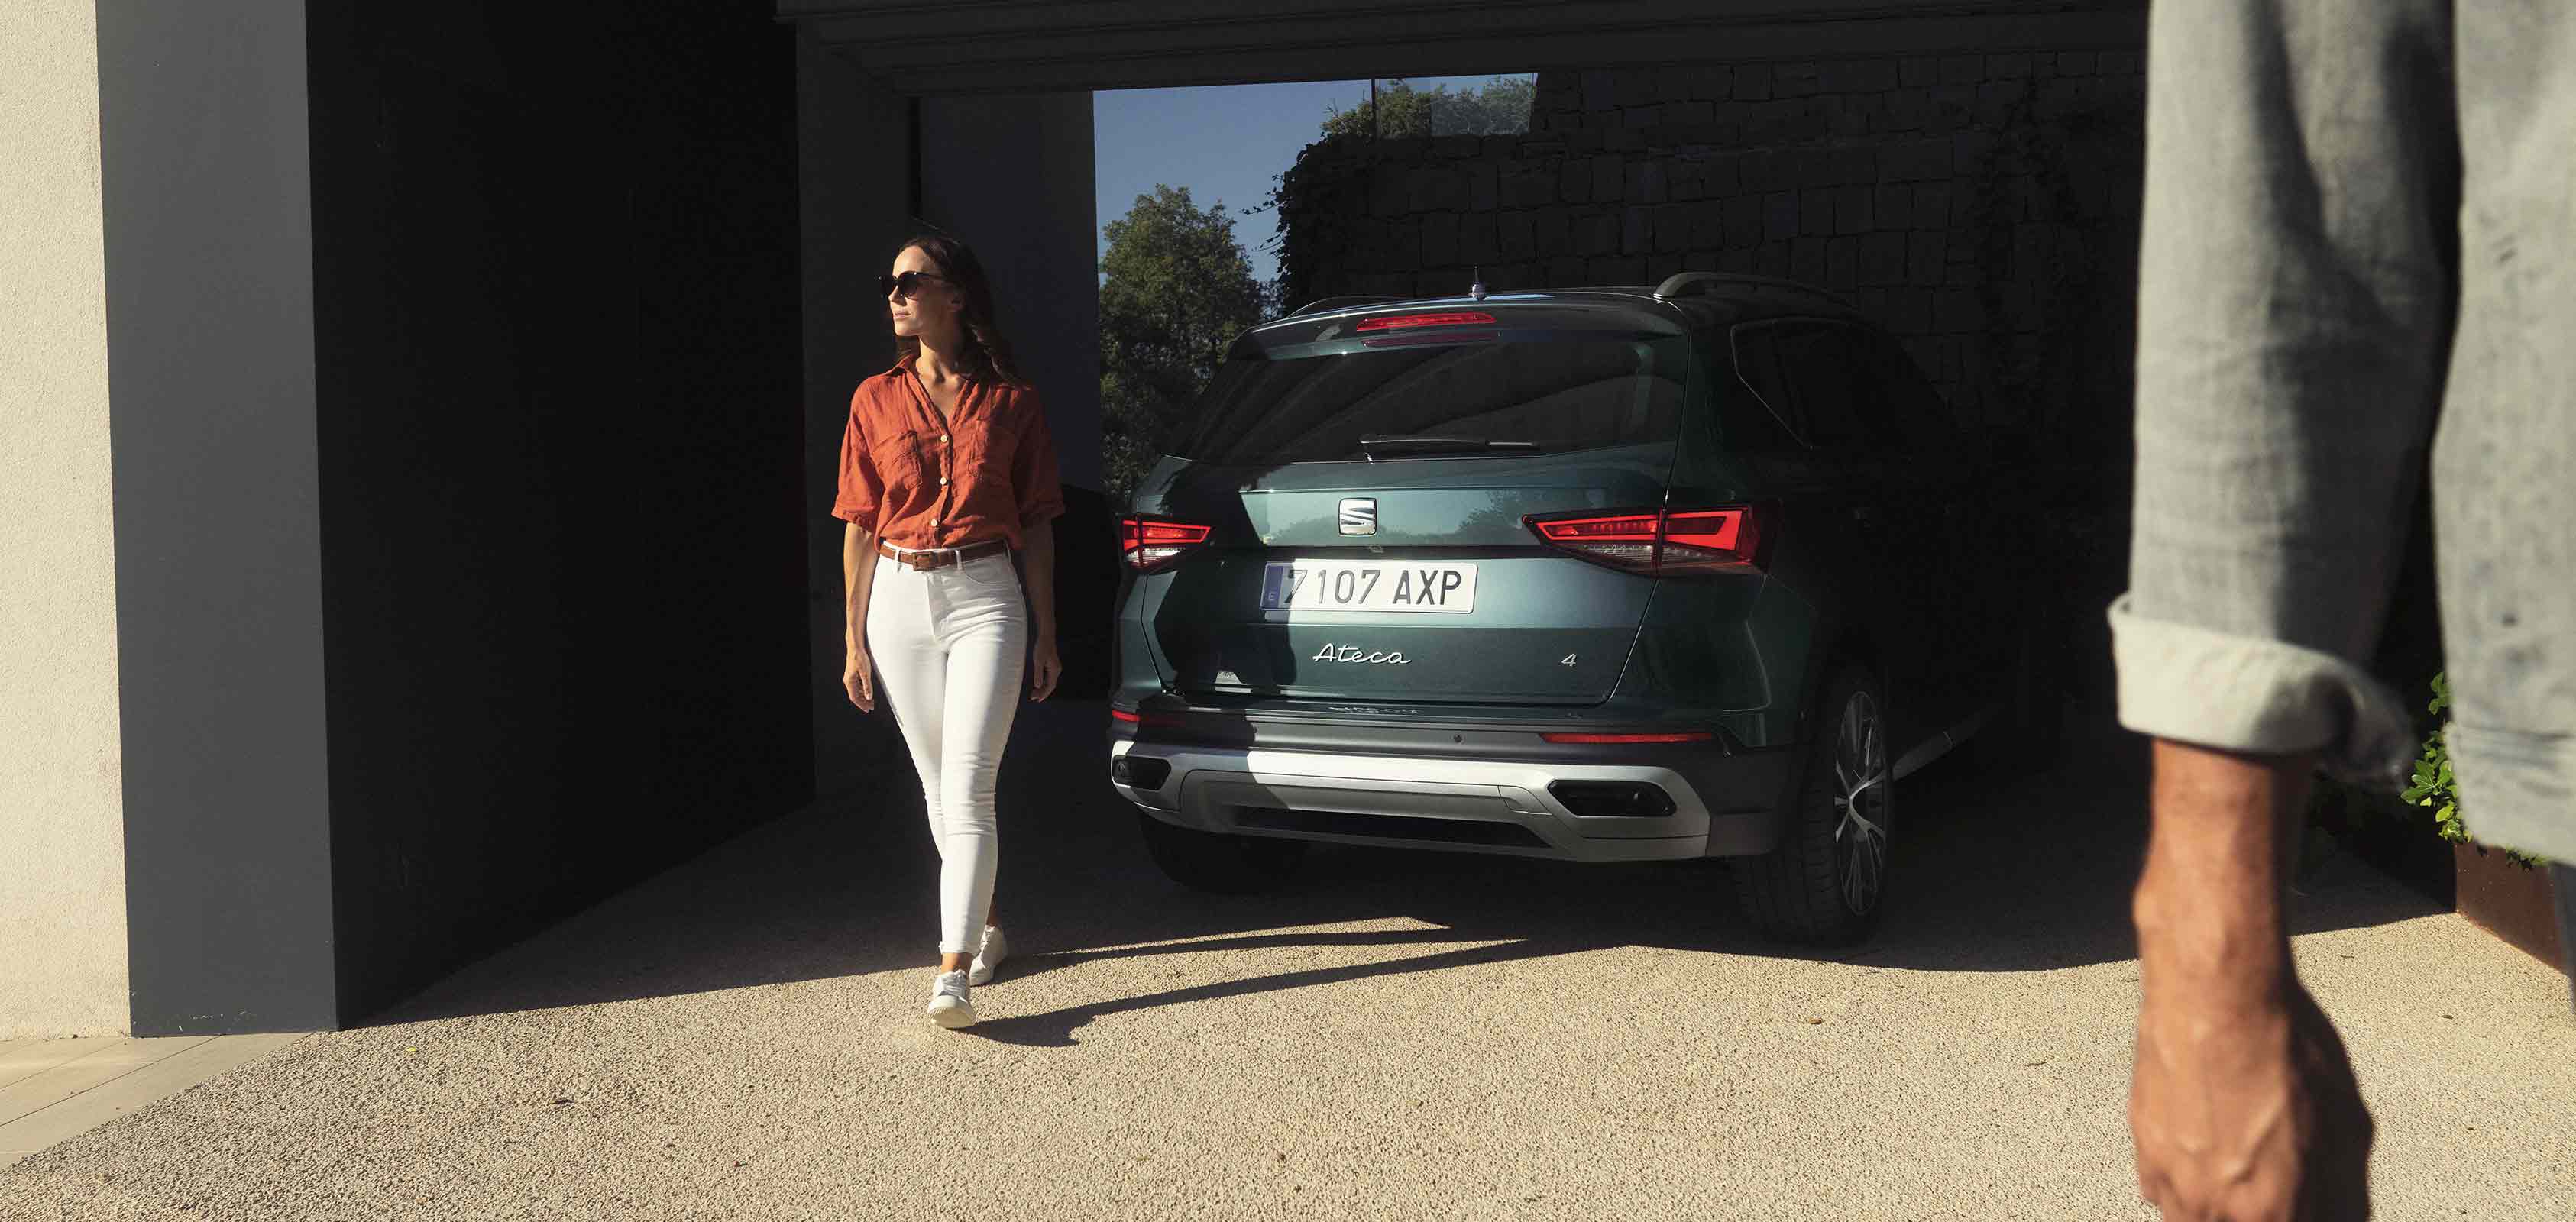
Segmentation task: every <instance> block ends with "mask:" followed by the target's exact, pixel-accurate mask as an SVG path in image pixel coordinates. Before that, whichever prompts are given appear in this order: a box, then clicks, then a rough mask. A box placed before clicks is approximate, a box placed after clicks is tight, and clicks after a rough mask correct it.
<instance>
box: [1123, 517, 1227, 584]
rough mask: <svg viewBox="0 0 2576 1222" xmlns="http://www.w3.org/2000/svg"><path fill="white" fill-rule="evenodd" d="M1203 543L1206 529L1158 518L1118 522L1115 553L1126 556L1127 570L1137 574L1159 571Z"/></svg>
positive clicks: (1126, 519)
mask: <svg viewBox="0 0 2576 1222" xmlns="http://www.w3.org/2000/svg"><path fill="white" fill-rule="evenodd" d="M1207 541H1208V528H1207V527H1204V526H1194V525H1192V524H1190V523H1187V522H1167V521H1164V520H1163V519H1161V518H1121V519H1119V522H1118V548H1119V551H1121V552H1122V553H1124V554H1125V555H1126V558H1127V566H1128V567H1129V568H1132V569H1135V570H1136V571H1138V572H1144V573H1150V572H1152V571H1154V570H1155V569H1159V568H1162V567H1163V566H1165V565H1167V564H1170V563H1171V562H1172V561H1174V560H1176V559H1178V558H1180V555H1181V553H1183V552H1186V551H1188V550H1190V549H1191V548H1194V547H1197V546H1199V545H1200V544H1202V543H1205V542H1207Z"/></svg>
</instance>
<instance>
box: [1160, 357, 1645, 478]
mask: <svg viewBox="0 0 2576 1222" xmlns="http://www.w3.org/2000/svg"><path fill="white" fill-rule="evenodd" d="M1685 344H1686V341H1684V340H1682V339H1680V338H1678V337H1655V338H1651V339H1637V338H1628V337H1616V338H1610V337H1603V336H1601V335H1599V334H1581V333H1576V334H1573V335H1569V336H1567V337H1565V338H1534V339H1519V338H1514V339H1511V340H1507V341H1499V342H1484V343H1464V344H1438V345H1426V344H1407V345H1403V346H1397V347H1361V346H1359V345H1358V344H1356V343H1352V342H1348V341H1345V342H1342V343H1335V344H1309V345H1300V346H1298V347H1295V348H1288V349H1282V350H1280V351H1278V352H1272V353H1263V354H1254V355H1250V356H1239V357H1237V358H1235V359H1233V360H1230V361H1228V362H1227V363H1226V364H1225V366H1224V368H1222V369H1220V370H1218V372H1217V375H1216V379H1215V381H1213V382H1212V383H1210V384H1209V386H1208V389H1207V393H1206V394H1205V395H1203V396H1201V397H1200V399H1199V410H1198V415H1197V420H1196V421H1195V422H1194V425H1193V426H1192V427H1186V428H1184V429H1182V430H1181V434H1182V438H1181V440H1180V442H1179V443H1178V444H1177V445H1176V446H1175V448H1174V451H1173V452H1174V454H1175V455H1176V456H1178V457H1181V458H1186V459H1191V460H1194V461H1198V462H1207V463H1218V464H1226V465H1268V464H1275V463H1293V462H1346V461H1350V460H1353V459H1360V458H1368V457H1377V458H1398V459H1401V458H1423V457H1432V456H1435V455H1436V456H1438V457H1442V458H1452V457H1462V456H1469V457H1472V456H1476V455H1490V456H1494V457H1510V456H1512V455H1516V454H1531V453H1563V452H1566V451H1570V450H1588V449H1596V448H1601V447H1605V446H1623V445H1637V444H1640V443H1647V442H1670V441H1671V440H1673V435H1674V433H1675V431H1676V430H1677V427H1678V425H1679V423H1680V420H1681V404H1682V380H1683V378H1684V377H1685V361H1686V360H1687V357H1688V353H1687V349H1686V347H1685ZM1363 442H1367V443H1368V444H1365V445H1364V444H1363Z"/></svg>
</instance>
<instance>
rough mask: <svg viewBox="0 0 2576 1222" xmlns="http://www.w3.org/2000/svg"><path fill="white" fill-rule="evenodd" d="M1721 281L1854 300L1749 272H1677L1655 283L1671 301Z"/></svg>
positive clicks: (1843, 301)
mask: <svg viewBox="0 0 2576 1222" xmlns="http://www.w3.org/2000/svg"><path fill="white" fill-rule="evenodd" d="M1721 284H1750V285H1759V286H1763V287H1767V288H1778V289H1796V290H1798V291H1799V292H1802V293H1813V294H1815V295H1816V296H1818V297H1822V298H1825V299H1826V300H1828V301H1833V302H1837V303H1839V304H1841V305H1844V306H1849V305H1851V304H1852V303H1851V299H1850V298H1848V297H1845V296H1843V295H1842V294H1840V293H1837V292H1834V291H1833V290H1831V289H1823V288H1818V287H1816V286H1815V285H1812V284H1809V283H1807V282H1806V281H1804V280H1786V279H1782V278H1781V277H1778V276H1756V275H1752V274H1750V273H1746V272H1676V273H1674V274H1673V275H1672V276H1671V277H1670V278H1669V279H1666V280H1665V281H1664V282H1663V283H1662V284H1659V285H1656V286H1655V297H1656V299H1657V300H1659V301H1670V300H1672V299H1673V298H1675V297H1679V296H1681V295H1683V294H1684V293H1698V292H1703V291H1705V290H1707V289H1710V288H1714V287H1716V286H1718V285H1721Z"/></svg>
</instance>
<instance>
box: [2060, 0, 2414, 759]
mask: <svg viewBox="0 0 2576 1222" xmlns="http://www.w3.org/2000/svg"><path fill="white" fill-rule="evenodd" d="M2449 8H2450V6H2449V4H2448V3H2447V2H2440V0H2370V2H2369V3H2361V4H2355V3H2351V2H2350V0H2158V3H2157V4H2156V5H2155V6H2154V8H2153V14H2152V17H2151V24H2150V30H2149V38H2148V48H2149V49H2148V91H2147V94H2148V96H2147V164H2146V168H2147V190H2146V202H2145V211H2144V218H2143V221H2142V232H2141V250H2140V267H2139V306H2138V366H2137V485H2136V502H2135V506H2134V510H2135V527H2134V532H2133V535H2132V539H2131V554H2130V569H2129V590H2128V592H2127V593H2125V594H2124V595H2122V596H2121V597H2120V599H2119V600H2118V601H2116V602H2115V603H2113V604H2112V607H2111V610H2110V616H2111V623H2112V628H2113V652H2114V657H2115V661H2116V663H2117V665H2118V670H2119V692H2120V695H2119V706H2120V720H2121V723H2122V724H2123V725H2125V726H2127V727H2129V728H2130V729H2132V730H2136V731H2139V732H2142V733H2146V734H2151V735H2155V736H2158V737H2163V738H2171V739H2176V740H2180V741H2184V742H2190V743H2196V744H2200V745H2203V746H2210V747H2217V748H2222V749H2230V750H2241V751H2249V752H2264V753H2271V752H2293V751H2306V750H2319V751H2322V752H2323V753H2324V758H2325V761H2326V766H2327V768H2328V770H2329V771H2331V772H2334V773H2336V774H2339V775H2343V776H2347V777H2354V778H2369V779H2381V780H2386V779H2393V778H2394V777H2395V776H2396V775H2397V774H2399V773H2400V772H2402V770H2403V768H2404V765H2405V761H2406V760H2407V758H2408V757H2409V756H2411V755H2412V753H2413V743H2412V741H2411V738H2412V732H2411V729H2410V727H2409V724H2408V720H2407V716H2406V712H2405V710H2404V708H2403V707H2402V706H2401V705H2400V703H2399V702H2398V701H2397V700H2396V698H2395V697H2394V695H2393V694H2392V693H2390V692H2389V691H2388V690H2387V689H2386V688H2385V687H2384V686H2383V685H2381V684H2380V683H2378V682H2376V681H2375V680H2373V679H2372V678H2371V676H2370V675H2369V674H2368V673H2366V672H2365V670H2364V669H2363V667H2362V664H2363V663H2365V662H2366V661H2367V659H2368V657H2369V655H2370V653H2371V651H2372V649H2373V647H2374V645H2375V643H2376V641H2377V638H2378V634H2379V629H2380V625H2381V620H2382V617H2383V612H2384V608H2385V605H2386V602H2387V599H2388V591H2389V585H2390V582H2391V580H2392V578H2393V576H2394V572H2395V562H2396V557H2397V553H2398V550H2399V548H2400V547H2401V545H2402V544H2403V541H2404V537H2405V525H2406V522H2405V518H2404V513H2405V510H2406V508H2407V507H2408V505H2409V503H2410V500H2411V498H2412V496H2413V495H2414V491H2415V487H2416V481H2417V479H2418V473H2419V471H2420V470H2421V466H2420V464H2421V461H2422V453H2423V447H2424V445H2425V442H2426V439H2427V434H2428V430H2429V428H2430V426H2431V423H2432V419H2433V416H2434V413H2435V410H2436V405H2437V403H2438V401H2439V397H2440V394H2441V385H2442V378H2443V369H2444V365H2445V363H2446V360H2447V352H2448V348H2449V336H2450V331H2451V312H2452V297H2453V289H2452V284H2453V278H2454V277H2453V272H2452V266H2453V263H2454V260H2455V255H2454V254H2453V249H2454V247H2455V245H2456V241H2457V239H2456V234H2457V223H2456V215H2457V208H2458V206H2457V203H2456V198H2457V191H2458V187H2457V182H2458V177H2459V174H2458V168H2457V163H2458V157H2457V153H2456V151H2455V150H2456V148H2457V143H2458V142H2457V139H2456V136H2455V133H2454V131H2453V129H2452V126H2451V124H2452V105H2451V81H2450V63H2451V56H2450V47H2449V38H2450V33H2449V29H2450V12H2449Z"/></svg>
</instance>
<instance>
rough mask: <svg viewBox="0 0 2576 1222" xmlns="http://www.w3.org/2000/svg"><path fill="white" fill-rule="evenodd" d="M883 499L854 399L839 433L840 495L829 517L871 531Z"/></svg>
mask: <svg viewBox="0 0 2576 1222" xmlns="http://www.w3.org/2000/svg"><path fill="white" fill-rule="evenodd" d="M863 393H864V392H863ZM884 496H885V483H884V481H882V480H880V479H878V478H877V470H876V465H875V464H874V462H872V461H871V460H870V459H869V457H868V439H867V434H866V433H865V432H864V431H862V430H861V429H860V427H859V404H858V401H857V397H856V396H853V397H852V400H851V405H850V420H849V423H848V424H847V425H845V426H843V428H842V429H841V478H840V491H839V492H837V493H836V494H834V496H833V498H832V516H833V517H836V518H839V519H840V520H842V521H844V522H851V523H855V524H857V525H859V526H861V527H864V528H866V529H867V530H870V531H874V530H875V529H876V526H877V505H878V503H879V502H880V501H882V500H883V499H884Z"/></svg>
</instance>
